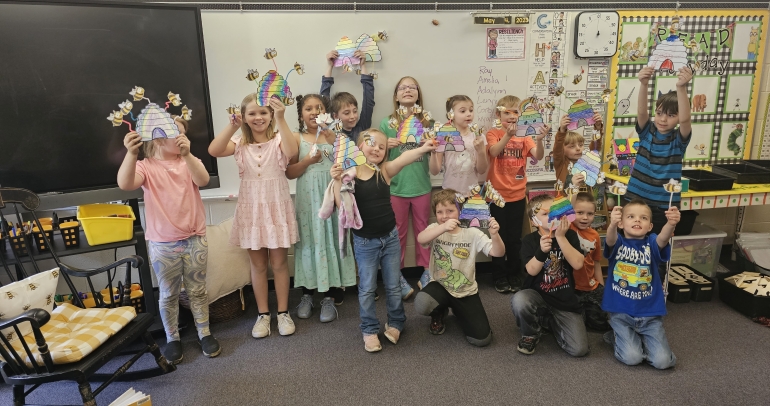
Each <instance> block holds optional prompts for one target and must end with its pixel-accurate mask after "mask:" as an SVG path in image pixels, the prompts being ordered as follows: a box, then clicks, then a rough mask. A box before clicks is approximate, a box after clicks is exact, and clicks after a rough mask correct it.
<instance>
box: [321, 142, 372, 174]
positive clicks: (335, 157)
mask: <svg viewBox="0 0 770 406" xmlns="http://www.w3.org/2000/svg"><path fill="white" fill-rule="evenodd" d="M329 158H331V160H332V162H334V163H335V164H342V169H343V170H348V169H350V168H352V167H354V166H358V165H365V164H366V157H365V156H364V153H363V152H361V150H359V149H358V147H357V146H356V144H355V143H353V141H351V140H350V138H348V137H346V136H345V135H344V134H342V133H338V134H337V139H336V140H334V146H333V147H332V155H331V156H330V157H329Z"/></svg>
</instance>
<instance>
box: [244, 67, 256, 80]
mask: <svg viewBox="0 0 770 406" xmlns="http://www.w3.org/2000/svg"><path fill="white" fill-rule="evenodd" d="M246 79H248V80H249V81H250V82H253V81H255V80H257V79H259V72H257V70H256V69H249V72H248V74H247V75H246Z"/></svg>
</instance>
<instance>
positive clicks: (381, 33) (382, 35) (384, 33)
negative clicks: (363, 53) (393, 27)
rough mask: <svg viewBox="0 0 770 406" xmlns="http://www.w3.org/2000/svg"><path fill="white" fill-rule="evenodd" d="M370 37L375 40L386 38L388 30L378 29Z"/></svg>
mask: <svg viewBox="0 0 770 406" xmlns="http://www.w3.org/2000/svg"><path fill="white" fill-rule="evenodd" d="M372 38H374V40H375V41H379V40H387V39H388V32H387V31H385V30H382V31H378V32H377V34H375V35H372Z"/></svg>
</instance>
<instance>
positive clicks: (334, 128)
mask: <svg viewBox="0 0 770 406" xmlns="http://www.w3.org/2000/svg"><path fill="white" fill-rule="evenodd" d="M331 129H332V131H334V132H335V133H339V132H341V131H342V121H340V120H334V122H332V125H331Z"/></svg>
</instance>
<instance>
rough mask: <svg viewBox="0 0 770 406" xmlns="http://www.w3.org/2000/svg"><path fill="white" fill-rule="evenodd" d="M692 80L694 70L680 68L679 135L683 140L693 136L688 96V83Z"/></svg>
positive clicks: (678, 84) (678, 88) (677, 91)
mask: <svg viewBox="0 0 770 406" xmlns="http://www.w3.org/2000/svg"><path fill="white" fill-rule="evenodd" d="M691 79H692V70H691V69H690V68H688V67H686V66H684V67H681V68H679V73H678V74H677V81H676V100H677V102H678V103H677V104H678V105H679V134H681V135H682V139H683V140H687V139H688V138H690V135H692V120H691V118H690V97H689V96H688V95H687V83H688V82H689V81H690V80H691Z"/></svg>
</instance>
